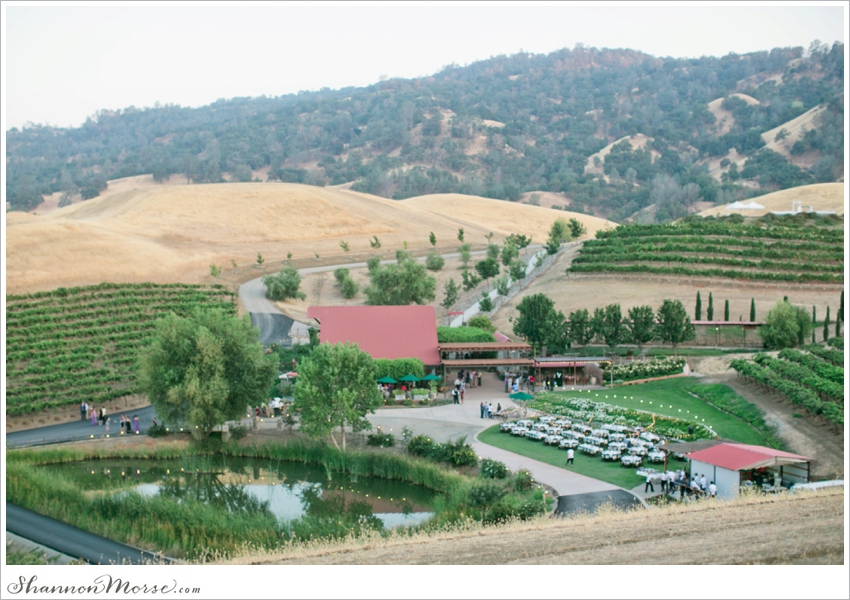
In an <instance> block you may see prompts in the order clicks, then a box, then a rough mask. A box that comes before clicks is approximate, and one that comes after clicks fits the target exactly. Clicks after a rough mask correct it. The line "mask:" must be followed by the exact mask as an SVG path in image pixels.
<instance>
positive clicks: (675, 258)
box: [568, 219, 844, 283]
mask: <svg viewBox="0 0 850 600" xmlns="http://www.w3.org/2000/svg"><path fill="white" fill-rule="evenodd" d="M768 222H769V223H773V222H775V220H768ZM789 223H796V221H789ZM818 225H820V226H818ZM823 225H827V226H823ZM832 225H833V223H832V221H831V220H829V219H826V220H823V221H822V222H821V221H815V222H814V224H812V225H811V226H807V227H801V226H799V224H797V226H779V225H774V224H769V225H765V223H756V224H753V225H743V224H740V223H737V222H734V221H731V220H717V219H686V220H684V221H682V222H679V223H676V224H673V225H620V226H618V227H617V228H616V229H609V230H603V231H598V232H597V233H596V239H595V240H588V241H586V242H584V244H583V245H582V247H581V251H580V254H579V256H577V257H576V258H575V259H573V262H572V265H571V266H570V267H569V269H568V272H573V273H649V274H656V275H684V276H703V277H719V278H726V279H743V280H752V281H782V282H792V283H805V282H820V283H843V281H844V231H843V229H841V228H835V227H832Z"/></svg>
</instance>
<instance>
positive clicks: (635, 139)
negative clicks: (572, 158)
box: [584, 133, 661, 180]
mask: <svg viewBox="0 0 850 600" xmlns="http://www.w3.org/2000/svg"><path fill="white" fill-rule="evenodd" d="M651 139H652V138H649V137H647V136H645V135H644V134H642V133H637V134H635V135H632V136H628V135H627V136H625V137H621V138H620V139H618V140H614V141H613V142H611V143H610V144H608V145H607V146H605V147H604V148H602V150H600V151H599V152H596V153H595V154H591V155H590V156H588V157H587V164H586V165H585V167H584V172H585V173H586V174H596V175H602V174H603V165H604V164H605V157H606V156H608V154H609V153H610V152H611V148H613V147H614V146H616V145H617V144H619V143H620V142H622V141H623V140H628V141H629V143H630V144H631V145H632V150H640V149H641V148H645V147H646V144H647V142H649V141H650V140H651ZM659 156H661V154H659V153H658V152H656V151H655V150H653V151H652V159H653V160H655V159H656V158H658V157H659ZM597 158H598V159H599V164H597V161H596V159H597ZM606 180H607V177H606Z"/></svg>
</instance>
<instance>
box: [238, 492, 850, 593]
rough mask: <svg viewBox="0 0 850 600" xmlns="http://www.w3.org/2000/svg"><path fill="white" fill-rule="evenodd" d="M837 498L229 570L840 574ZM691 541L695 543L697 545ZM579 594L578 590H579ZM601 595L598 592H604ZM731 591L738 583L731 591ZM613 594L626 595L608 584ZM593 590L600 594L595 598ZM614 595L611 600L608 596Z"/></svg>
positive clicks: (327, 548) (696, 507)
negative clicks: (655, 569) (815, 569)
mask: <svg viewBox="0 0 850 600" xmlns="http://www.w3.org/2000/svg"><path fill="white" fill-rule="evenodd" d="M844 509H845V507H844V492H843V489H841V488H837V489H834V490H833V491H824V492H819V493H808V494H800V495H781V496H772V497H766V496H752V497H744V498H741V499H739V500H737V501H733V502H722V501H716V502H698V503H688V504H684V505H679V504H674V505H671V506H668V507H662V508H651V509H650V510H645V511H644V510H639V511H635V512H615V511H600V513H598V514H595V515H581V516H576V517H572V518H566V519H555V520H540V521H536V522H532V523H518V524H515V525H509V526H505V527H489V528H476V527H471V528H470V530H469V531H458V532H447V533H434V534H431V535H417V536H414V537H413V538H409V539H406V538H402V537H400V536H397V537H394V538H391V539H390V540H383V539H380V538H377V539H370V540H368V541H367V542H342V543H337V544H321V545H319V544H317V545H316V547H315V548H312V549H311V548H306V549H305V548H294V549H292V550H289V551H283V552H280V553H268V554H264V555H252V556H246V557H242V558H238V559H234V560H232V561H229V562H230V563H231V564H234V563H235V564H289V565H306V564H311V565H317V564H324V565H331V564H350V565H390V564H395V565H400V564H407V565H412V564H416V565H444V564H448V565H460V564H471V565H482V564H486V565H507V564H513V565H518V564H519V565H523V564H524V565H529V564H531V565H544V564H546V565H548V564H551V565H555V564H557V565H600V564H606V565H622V564H629V565H635V564H656V565H661V564H668V565H669V564H678V565H683V564H691V565H692V564H713V565H716V564H843V562H844ZM694 540H698V543H695V542H694ZM579 583H580V584H582V582H579ZM602 585H603V586H604V585H605V584H602ZM736 585H737V586H740V585H741V583H740V582H737V581H736ZM611 586H612V589H625V588H623V587H621V586H617V584H616V583H612V584H611ZM593 589H598V588H593ZM613 595H618V594H616V593H614V594H613Z"/></svg>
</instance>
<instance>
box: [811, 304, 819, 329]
mask: <svg viewBox="0 0 850 600" xmlns="http://www.w3.org/2000/svg"><path fill="white" fill-rule="evenodd" d="M817 322H818V307H817V306H815V305H814V304H812V325H814V324H815V323H817Z"/></svg>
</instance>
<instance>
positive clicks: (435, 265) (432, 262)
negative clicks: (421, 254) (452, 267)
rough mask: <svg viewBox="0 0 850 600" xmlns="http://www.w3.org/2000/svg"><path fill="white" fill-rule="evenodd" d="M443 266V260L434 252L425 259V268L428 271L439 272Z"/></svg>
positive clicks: (444, 262)
mask: <svg viewBox="0 0 850 600" xmlns="http://www.w3.org/2000/svg"><path fill="white" fill-rule="evenodd" d="M445 264H446V261H445V259H444V258H443V257H442V256H440V255H439V254H437V253H436V252H431V253H429V254H428V256H427V257H426V258H425V268H426V269H428V270H429V271H439V270H441V269H442V268H443V266H444V265H445Z"/></svg>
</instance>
